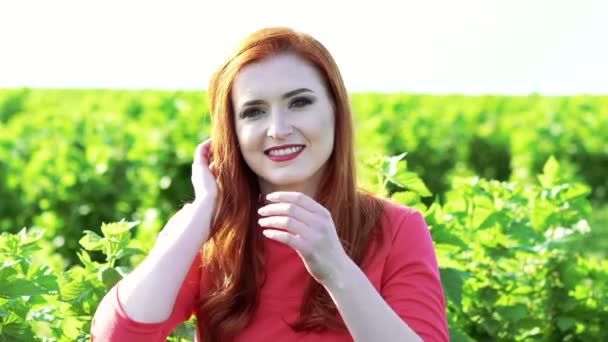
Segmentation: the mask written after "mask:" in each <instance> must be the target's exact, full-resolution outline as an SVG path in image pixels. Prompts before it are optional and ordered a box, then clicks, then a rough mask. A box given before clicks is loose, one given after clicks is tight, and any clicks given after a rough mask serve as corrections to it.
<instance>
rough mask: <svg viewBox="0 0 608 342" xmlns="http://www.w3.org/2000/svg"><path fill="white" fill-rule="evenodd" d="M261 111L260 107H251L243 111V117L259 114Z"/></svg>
mask: <svg viewBox="0 0 608 342" xmlns="http://www.w3.org/2000/svg"><path fill="white" fill-rule="evenodd" d="M261 112H262V111H261V110H260V109H259V108H250V109H247V110H246V111H244V112H243V113H241V118H247V117H250V116H251V117H253V116H257V115H258V114H259V113H261Z"/></svg>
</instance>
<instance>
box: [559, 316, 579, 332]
mask: <svg viewBox="0 0 608 342" xmlns="http://www.w3.org/2000/svg"><path fill="white" fill-rule="evenodd" d="M575 325H576V319H574V318H572V317H568V316H559V317H557V327H558V328H559V330H561V331H566V330H569V329H571V328H573V327H574V326H575Z"/></svg>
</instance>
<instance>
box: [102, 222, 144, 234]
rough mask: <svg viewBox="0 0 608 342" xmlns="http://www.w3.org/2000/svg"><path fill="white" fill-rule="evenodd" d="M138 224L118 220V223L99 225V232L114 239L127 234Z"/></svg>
mask: <svg viewBox="0 0 608 342" xmlns="http://www.w3.org/2000/svg"><path fill="white" fill-rule="evenodd" d="M138 224H139V221H135V222H125V220H124V219H122V220H120V222H112V223H103V224H102V225H101V232H102V233H103V235H104V236H105V237H115V236H118V235H121V234H123V233H126V232H128V231H129V230H131V228H133V227H135V226H136V225H138Z"/></svg>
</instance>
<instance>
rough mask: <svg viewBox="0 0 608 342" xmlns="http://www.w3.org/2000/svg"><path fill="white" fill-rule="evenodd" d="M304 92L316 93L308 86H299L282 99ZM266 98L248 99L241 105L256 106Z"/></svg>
mask: <svg viewBox="0 0 608 342" xmlns="http://www.w3.org/2000/svg"><path fill="white" fill-rule="evenodd" d="M304 92H311V93H314V91H312V90H310V89H308V88H299V89H295V90H292V91H289V92H287V93H285V94H283V96H281V98H282V99H287V98H290V97H292V96H295V95H298V94H300V93H304ZM263 103H264V100H251V101H247V102H245V103H243V104H242V105H241V107H247V106H254V105H259V104H263Z"/></svg>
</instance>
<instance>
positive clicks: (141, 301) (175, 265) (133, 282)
mask: <svg viewBox="0 0 608 342" xmlns="http://www.w3.org/2000/svg"><path fill="white" fill-rule="evenodd" d="M211 205H213V203H212V202H211V201H207V200H203V201H200V202H198V203H193V204H191V206H190V208H189V210H188V211H187V212H185V213H184V214H185V215H184V216H183V217H181V218H179V219H178V220H176V221H175V222H169V223H168V224H167V227H166V228H165V229H169V230H170V233H169V234H167V235H166V236H164V237H163V239H162V240H157V243H156V245H155V246H154V249H153V250H152V251H151V252H150V254H149V255H148V256H147V257H146V258H145V259H144V261H142V263H141V264H140V265H139V266H138V267H137V268H136V269H134V270H133V271H132V272H131V273H130V274H129V275H128V276H127V277H125V278H124V279H123V280H122V281H121V284H120V287H119V291H118V297H119V300H120V303H121V304H122V306H123V309H124V311H125V313H126V314H127V315H128V316H129V318H131V319H133V320H135V321H138V322H142V323H157V322H163V321H165V320H166V319H167V318H168V317H169V316H170V315H171V311H172V309H173V306H174V305H175V300H176V298H177V295H178V293H179V290H180V287H181V285H182V283H183V281H184V279H185V277H186V274H187V273H188V270H189V269H190V266H191V265H192V262H193V261H194V258H195V257H196V254H197V253H198V252H199V250H200V248H201V247H202V245H203V244H204V242H205V240H206V236H204V234H203V231H204V229H205V228H203V227H208V226H209V224H210V212H211V210H209V209H206V208H209V206H211ZM199 206H202V207H199Z"/></svg>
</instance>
